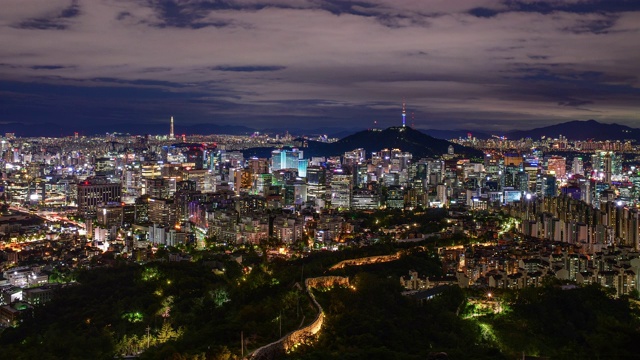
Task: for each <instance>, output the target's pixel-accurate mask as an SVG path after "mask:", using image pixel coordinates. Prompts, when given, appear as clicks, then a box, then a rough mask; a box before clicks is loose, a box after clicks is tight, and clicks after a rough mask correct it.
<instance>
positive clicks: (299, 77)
mask: <svg viewBox="0 0 640 360" xmlns="http://www.w3.org/2000/svg"><path fill="white" fill-rule="evenodd" d="M638 76H640V1H638V0H628V1H622V0H602V1H589V0H554V1H536V0H528V1H527V0H522V1H517V0H503V1H497V0H495V1H494V0H364V1H341V0H328V1H322V0H273V1H260V0H223V1H205V0H174V1H169V0H76V1H72V0H0V122H1V123H10V122H19V123H26V124H30V123H34V124H36V123H44V122H53V123H58V124H65V125H69V126H76V125H77V126H89V125H91V124H103V125H104V124H121V123H157V122H160V121H162V122H167V123H168V119H169V116H171V115H173V116H174V117H175V118H176V123H180V124H197V123H215V124H221V125H245V126H248V127H252V128H257V129H264V128H276V127H279V128H307V129H312V128H320V127H342V128H367V127H371V126H372V124H373V121H374V120H376V121H377V122H378V125H379V126H390V125H399V124H400V121H401V107H402V101H403V98H404V99H406V102H407V111H408V113H409V114H411V113H415V115H414V117H415V120H414V122H415V127H417V128H424V129H427V128H436V129H471V130H473V129H483V130H489V129H496V130H497V129H502V130H509V129H514V128H519V129H528V128H533V127H540V126H545V125H550V124H553V123H559V122H564V121H569V120H587V119H595V120H599V121H602V122H608V123H611V122H617V123H620V124H625V125H629V126H633V127H640V122H639V120H640V111H639V110H640V81H639V78H638ZM408 118H409V120H408V123H411V122H412V121H411V119H410V118H411V115H409V116H408Z"/></svg>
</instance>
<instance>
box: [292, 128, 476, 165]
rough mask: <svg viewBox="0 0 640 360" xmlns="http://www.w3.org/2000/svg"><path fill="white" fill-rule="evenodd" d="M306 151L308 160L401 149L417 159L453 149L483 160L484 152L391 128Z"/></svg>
mask: <svg viewBox="0 0 640 360" xmlns="http://www.w3.org/2000/svg"><path fill="white" fill-rule="evenodd" d="M308 144H309V146H308V147H307V148H305V149H303V150H304V152H305V157H307V156H336V155H343V154H344V153H345V152H347V151H351V150H354V149H358V148H363V149H365V150H366V151H367V153H371V152H374V151H380V150H381V149H385V148H387V149H400V150H402V151H407V152H410V153H412V154H413V156H414V159H418V158H422V157H431V156H440V155H442V154H446V153H447V150H448V149H449V145H453V148H454V150H455V152H456V154H464V155H465V156H468V157H482V156H483V154H482V152H481V151H478V150H475V149H472V148H468V147H465V146H461V145H457V144H453V143H451V142H449V141H446V140H442V139H436V138H434V137H432V136H429V135H426V134H423V133H422V132H420V131H418V130H415V129H412V128H410V127H406V128H403V127H390V128H388V129H385V130H364V131H360V132H357V133H355V134H353V135H350V136H347V137H345V138H343V139H341V140H339V141H337V142H334V143H321V142H316V141H309V142H308Z"/></svg>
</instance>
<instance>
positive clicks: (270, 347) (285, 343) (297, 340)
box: [245, 251, 404, 360]
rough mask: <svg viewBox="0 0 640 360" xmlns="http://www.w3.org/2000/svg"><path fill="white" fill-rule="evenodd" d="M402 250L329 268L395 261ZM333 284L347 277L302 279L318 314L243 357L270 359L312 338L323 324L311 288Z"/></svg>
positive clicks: (344, 281) (346, 282)
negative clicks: (298, 327)
mask: <svg viewBox="0 0 640 360" xmlns="http://www.w3.org/2000/svg"><path fill="white" fill-rule="evenodd" d="M403 253H404V252H403V251H398V252H397V253H395V254H391V255H378V256H369V257H364V258H358V259H350V260H344V261H341V262H339V263H337V264H335V265H333V266H332V267H330V268H329V270H336V269H342V268H344V267H345V266H362V265H369V264H377V263H385V262H390V261H395V260H398V259H400V256H401V255H402V254H403ZM335 286H342V287H349V286H350V285H349V278H348V277H342V276H320V277H315V278H309V279H306V280H305V281H304V287H305V289H306V292H307V294H309V297H310V298H311V300H312V301H313V303H314V304H315V306H316V307H317V308H318V315H317V316H316V318H315V319H314V320H313V322H312V323H311V324H309V325H307V326H305V327H303V328H300V329H298V330H294V331H292V332H290V333H288V334H287V335H285V336H283V337H282V338H281V339H280V340H277V341H274V342H272V343H271V344H267V345H265V346H263V347H261V348H258V349H256V350H255V351H254V352H252V353H251V354H249V355H248V356H247V357H246V358H245V359H248V360H271V359H277V358H278V357H280V356H282V355H283V354H286V353H288V352H289V351H291V350H293V349H295V348H296V346H298V345H300V344H304V343H306V342H309V341H311V340H313V339H314V338H315V336H316V334H318V332H320V329H322V325H323V324H324V318H325V315H324V310H323V309H322V306H320V304H319V303H318V301H317V300H316V297H315V296H314V295H313V291H311V290H313V289H327V288H332V287H335Z"/></svg>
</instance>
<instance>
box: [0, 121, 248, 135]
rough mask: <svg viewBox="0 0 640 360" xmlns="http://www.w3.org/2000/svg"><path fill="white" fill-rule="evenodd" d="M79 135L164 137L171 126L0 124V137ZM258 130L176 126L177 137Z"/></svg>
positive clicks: (211, 126) (131, 124)
mask: <svg viewBox="0 0 640 360" xmlns="http://www.w3.org/2000/svg"><path fill="white" fill-rule="evenodd" d="M76 131H77V132H78V133H79V134H80V135H86V136H91V135H104V134H105V133H113V132H118V133H124V134H132V135H146V134H150V135H163V134H169V124H168V123H150V124H140V123H138V124H136V123H124V124H122V123H121V124H99V125H98V124H96V125H84V126H81V125H79V126H68V125H60V124H54V123H42V124H23V123H7V124H0V134H4V133H7V132H12V133H15V134H16V136H24V137H31V136H32V137H38V136H53V137H57V136H71V135H73V133H74V132H76ZM255 131H256V130H255V129H252V128H248V127H246V126H241V125H217V124H194V125H176V127H175V129H174V133H175V134H176V135H181V134H186V135H194V134H202V135H210V134H225V135H247V134H252V133H253V132H255Z"/></svg>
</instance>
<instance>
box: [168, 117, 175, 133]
mask: <svg viewBox="0 0 640 360" xmlns="http://www.w3.org/2000/svg"><path fill="white" fill-rule="evenodd" d="M175 137H176V136H175V134H174V132H173V116H172V117H171V130H170V131H169V138H171V139H175Z"/></svg>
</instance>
